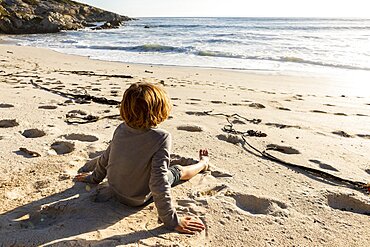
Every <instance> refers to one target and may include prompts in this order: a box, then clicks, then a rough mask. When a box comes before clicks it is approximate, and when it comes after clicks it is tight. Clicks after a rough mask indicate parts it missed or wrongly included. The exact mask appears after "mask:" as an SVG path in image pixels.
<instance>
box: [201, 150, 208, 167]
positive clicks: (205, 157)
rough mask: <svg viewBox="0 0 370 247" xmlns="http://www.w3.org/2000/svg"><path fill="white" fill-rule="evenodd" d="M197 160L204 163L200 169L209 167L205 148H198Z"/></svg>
mask: <svg viewBox="0 0 370 247" xmlns="http://www.w3.org/2000/svg"><path fill="white" fill-rule="evenodd" d="M199 161H200V162H203V163H204V169H203V170H202V171H207V170H208V169H209V156H208V150H207V149H200V150H199Z"/></svg>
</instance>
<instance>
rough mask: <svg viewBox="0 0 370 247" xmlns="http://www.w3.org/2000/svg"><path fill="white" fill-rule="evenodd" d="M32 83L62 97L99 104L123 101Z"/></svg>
mask: <svg viewBox="0 0 370 247" xmlns="http://www.w3.org/2000/svg"><path fill="white" fill-rule="evenodd" d="M31 84H32V85H33V86H34V87H36V88H39V89H42V90H45V91H48V92H50V93H53V94H57V95H60V96H62V97H65V98H68V99H74V100H89V101H92V102H95V103H98V104H103V105H119V104H120V103H121V102H119V101H117V100H111V99H106V98H104V97H96V96H92V95H89V94H72V93H66V92H62V91H58V90H55V89H50V88H46V87H43V86H41V85H39V84H37V83H35V82H34V81H33V80H31Z"/></svg>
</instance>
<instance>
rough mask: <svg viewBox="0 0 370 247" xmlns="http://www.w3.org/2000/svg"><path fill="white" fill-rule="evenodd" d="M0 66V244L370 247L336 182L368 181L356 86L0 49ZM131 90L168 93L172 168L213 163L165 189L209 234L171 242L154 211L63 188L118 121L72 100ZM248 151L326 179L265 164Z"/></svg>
mask: <svg viewBox="0 0 370 247" xmlns="http://www.w3.org/2000/svg"><path fill="white" fill-rule="evenodd" d="M0 65H1V66H0V159H1V162H0V198H1V199H0V200H1V205H0V214H1V215H0V243H1V246H40V245H41V246H367V245H368V244H369V243H370V221H369V219H370V218H369V215H370V198H369V192H368V191H367V190H366V189H361V188H359V187H358V186H357V187H356V186H354V185H353V184H350V183H346V182H344V180H348V181H352V182H354V183H357V184H367V183H370V156H369V150H370V93H369V87H367V89H366V88H365V89H364V88H363V87H362V86H363V85H364V84H361V83H362V82H359V81H350V80H348V79H347V78H340V77H339V76H338V78H334V77H328V76H323V75H313V74H312V75H310V74H304V75H302V74H282V73H281V72H279V73H278V72H271V71H270V72H268V71H265V72H263V71H238V70H222V69H207V68H196V67H177V66H154V65H153V66H152V65H144V64H142V65H141V64H124V63H115V62H104V61H98V60H90V59H89V58H87V57H79V56H72V55H65V54H61V53H57V52H54V51H51V50H47V49H42V48H33V47H20V46H10V45H6V44H0ZM139 81H146V82H153V83H159V84H162V85H163V87H164V88H165V89H166V91H167V92H168V93H169V95H170V97H171V101H172V104H173V108H172V112H171V117H170V119H168V120H167V121H165V122H164V123H163V124H161V126H160V127H161V128H164V129H166V130H168V131H169V132H170V133H171V134H172V138H173V150H172V152H173V153H174V154H176V155H178V156H177V157H180V158H182V159H181V160H180V161H182V162H183V163H186V162H187V161H189V160H190V158H192V159H197V152H198V150H199V149H200V148H207V149H208V150H209V152H210V155H211V164H212V169H211V170H210V171H207V172H204V173H202V174H199V175H197V176H196V177H195V178H193V179H191V180H190V181H188V182H186V183H183V184H181V185H178V186H176V187H175V188H173V189H172V195H173V198H174V199H175V200H174V202H175V205H176V208H177V210H178V212H179V214H180V215H189V214H190V215H193V216H196V217H199V219H201V220H202V221H203V222H204V223H205V225H206V230H205V231H203V232H202V233H200V234H197V235H194V236H188V235H181V234H177V233H174V232H169V231H168V230H166V229H165V228H164V227H163V226H162V225H161V224H159V223H158V218H157V211H156V208H155V207H154V204H153V203H151V204H149V205H148V206H145V207H142V208H130V207H127V206H125V205H123V204H120V203H119V202H117V201H115V200H109V201H106V202H97V201H96V199H95V197H94V196H95V195H96V191H97V190H100V189H101V188H102V187H103V186H104V185H101V186H98V187H96V186H95V187H94V186H87V185H86V184H82V183H75V182H73V180H72V179H73V177H74V176H75V175H76V174H77V170H78V169H79V168H80V167H81V166H83V165H84V164H85V162H86V161H88V160H89V159H90V158H93V157H96V156H97V155H99V153H100V152H101V151H103V150H104V149H105V148H106V147H107V145H108V143H109V141H110V139H111V137H112V134H113V132H114V130H115V128H116V126H118V125H119V124H120V123H121V120H120V119H119V117H118V114H119V110H118V108H117V105H114V104H113V105H107V104H102V103H99V102H93V101H91V100H89V99H79V100H77V99H73V97H71V95H72V94H73V95H90V96H95V97H96V98H100V99H102V98H106V99H109V100H114V101H118V102H119V101H120V100H121V97H122V94H123V92H124V90H125V89H126V88H128V87H129V85H130V84H132V83H135V82H139ZM57 92H62V93H59V94H58V93H57ZM63 93H64V94H63ZM68 95H69V97H68ZM233 114H237V115H233ZM228 121H229V122H228ZM230 124H232V129H230ZM225 130H236V131H239V132H240V133H241V132H242V133H248V134H246V135H245V136H244V138H245V139H244V140H243V139H242V137H241V135H239V134H238V133H235V132H234V133H230V131H225ZM248 144H250V145H251V146H252V147H254V148H255V149H257V150H259V151H261V152H263V151H266V152H265V153H267V154H270V155H273V156H274V157H276V158H278V159H280V160H282V161H285V162H286V163H290V164H296V165H299V166H303V167H307V168H308V169H311V170H313V169H314V170H315V171H321V172H322V173H320V172H318V173H316V172H309V171H307V169H303V168H297V167H296V168H292V167H290V166H289V165H287V164H285V163H282V162H280V163H279V162H274V161H271V160H269V159H267V158H266V157H261V153H258V152H257V151H256V150H254V149H253V148H251V147H250V146H249V145H248ZM323 174H324V175H323ZM325 174H331V175H334V176H335V177H325ZM336 178H342V179H343V180H338V179H336Z"/></svg>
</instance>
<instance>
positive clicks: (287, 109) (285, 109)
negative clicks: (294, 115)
mask: <svg viewBox="0 0 370 247" xmlns="http://www.w3.org/2000/svg"><path fill="white" fill-rule="evenodd" d="M278 109H279V110H282V111H291V110H290V109H289V108H285V107H278Z"/></svg>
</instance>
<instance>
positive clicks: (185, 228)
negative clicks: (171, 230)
mask: <svg viewBox="0 0 370 247" xmlns="http://www.w3.org/2000/svg"><path fill="white" fill-rule="evenodd" d="M205 228H206V227H205V226H204V224H203V223H202V222H199V221H197V220H196V219H194V218H192V217H190V216H186V217H181V218H180V224H179V225H178V226H176V228H175V230H176V231H178V232H180V233H186V234H195V233H196V232H201V231H203V230H204V229H205Z"/></svg>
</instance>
